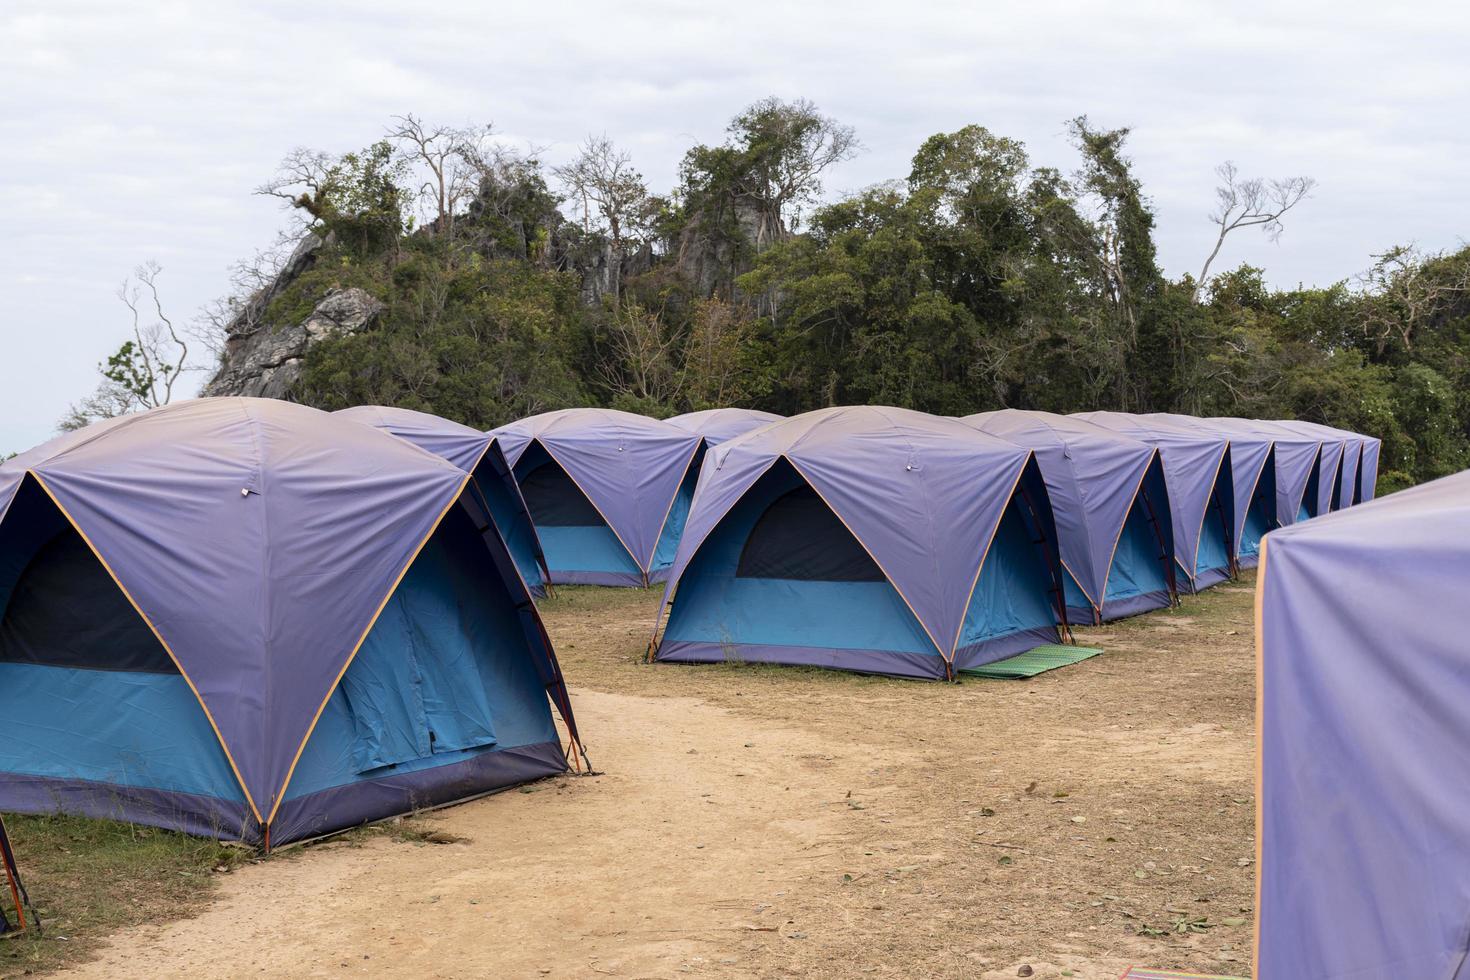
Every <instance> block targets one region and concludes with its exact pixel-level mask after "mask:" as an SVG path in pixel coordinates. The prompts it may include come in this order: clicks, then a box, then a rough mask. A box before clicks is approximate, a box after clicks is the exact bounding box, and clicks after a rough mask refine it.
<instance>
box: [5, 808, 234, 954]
mask: <svg viewBox="0 0 1470 980" xmlns="http://www.w3.org/2000/svg"><path fill="white" fill-rule="evenodd" d="M5 825H6V827H7V828H9V830H10V837H11V842H12V843H13V844H14V845H15V856H16V861H17V862H19V864H20V871H21V877H22V878H23V879H24V881H25V883H26V889H27V890H28V891H29V892H30V896H31V901H32V902H33V903H35V906H36V911H37V912H38V913H39V914H40V916H41V924H42V926H43V928H44V930H45V933H44V935H40V936H38V935H36V934H35V932H34V931H31V932H28V933H25V934H23V935H21V936H18V937H17V938H15V939H11V940H7V941H3V942H0V977H14V976H21V975H24V974H27V973H31V974H34V973H42V972H48V971H51V970H55V969H58V968H61V967H64V966H66V965H67V964H69V963H74V962H77V961H79V960H82V959H85V958H86V957H87V956H88V954H89V952H90V950H91V949H92V948H93V947H94V946H95V945H96V944H97V943H98V942H100V941H101V940H102V939H103V938H105V937H106V936H107V935H108V934H109V933H111V932H114V931H116V930H118V929H122V928H126V927H129V926H136V925H141V924H144V923H150V922H166V921H170V920H173V919H179V918H185V917H187V916H189V915H190V914H192V913H193V912H194V911H196V910H197V909H198V908H199V907H200V906H202V905H203V904H204V903H205V902H206V901H207V900H208V899H209V896H210V894H211V892H212V891H213V890H214V887H215V882H216V879H217V877H218V875H219V874H220V873H222V872H225V871H229V870H231V869H233V868H235V867H237V866H239V865H240V864H242V863H244V862H246V861H250V860H253V859H254V858H255V852H254V851H252V850H250V849H249V848H244V847H239V846H236V845H231V844H223V843H220V842H218V841H213V840H204V839H201V838H198V837H190V836H188V835H186V834H180V833H175V832H173V831H168V830H158V829H156V828H153V827H140V826H136V825H133V824H126V823H119V822H117V821H113V820H91V819H88V818H86V817H71V816H40V817H34V816H8V815H7V816H6V818H5ZM6 901H7V903H8V898H7V900H6ZM11 921H12V924H13V923H14V917H13V916H12V917H11Z"/></svg>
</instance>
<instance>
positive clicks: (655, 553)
mask: <svg viewBox="0 0 1470 980" xmlns="http://www.w3.org/2000/svg"><path fill="white" fill-rule="evenodd" d="M703 443H704V436H700V437H699V438H698V439H697V440H696V441H695V443H694V450H693V451H692V452H690V454H689V458H688V459H686V460H685V461H684V472H683V473H680V474H679V482H678V483H676V484H674V495H673V496H672V497H670V498H669V506H668V507H667V508H666V509H665V510H664V519H663V521H662V522H660V523H659V526H658V533H657V534H655V535H654V536H653V550H652V551H650V552H649V553H648V564H647V565H646V566H644V569H643V574H644V575H648V574H650V573H652V571H653V560H654V559H655V558H657V557H658V543H659V542H660V541H662V540H663V537H664V528H666V527H668V526H669V515H670V514H672V513H673V512H674V502H675V501H677V500H678V499H679V491H680V490H681V489H683V487H684V481H685V480H687V479H688V478H689V467H691V466H693V465H694V457H695V456H698V455H699V447H700V446H701V445H702V444H703ZM707 448H708V447H706V449H707ZM598 513H599V514H600V513H602V512H601V511H598ZM611 526H612V525H611V524H609V525H608V527H611Z"/></svg>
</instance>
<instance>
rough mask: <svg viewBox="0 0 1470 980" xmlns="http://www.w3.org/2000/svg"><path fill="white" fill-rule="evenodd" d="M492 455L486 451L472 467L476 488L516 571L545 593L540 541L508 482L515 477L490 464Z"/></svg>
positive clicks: (537, 592) (532, 587) (534, 592)
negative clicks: (484, 456) (539, 555)
mask: <svg viewBox="0 0 1470 980" xmlns="http://www.w3.org/2000/svg"><path fill="white" fill-rule="evenodd" d="M491 455H494V453H487V454H486V456H487V458H486V459H483V460H481V462H480V465H479V466H477V467H475V473H474V477H475V479H474V485H475V488H476V490H478V491H479V493H480V494H481V496H483V497H484V500H485V505H486V506H487V507H488V508H489V510H490V516H491V517H492V518H493V519H494V521H495V527H496V529H497V530H498V531H499V532H500V536H501V538H502V539H504V541H505V546H506V548H507V550H509V551H510V557H511V559H512V560H513V561H514V562H515V566H516V571H518V572H520V573H521V578H523V579H525V582H526V586H527V587H528V588H529V589H530V590H531V594H532V595H535V596H542V595H545V594H546V576H545V574H544V573H543V572H542V570H541V563H540V562H539V561H537V560H536V554H537V551H538V550H539V548H540V545H539V541H538V538H537V536H536V532H535V529H534V528H533V527H531V526H529V525H528V524H527V522H526V517H525V516H524V512H523V511H522V509H521V497H520V491H519V489H513V488H512V486H511V483H513V482H514V480H515V477H514V476H513V475H512V474H511V473H509V472H500V471H499V467H498V466H496V465H493V464H492V463H491V461H490V459H489V458H488V457H489V456H491Z"/></svg>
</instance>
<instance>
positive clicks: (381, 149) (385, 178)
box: [256, 139, 409, 257]
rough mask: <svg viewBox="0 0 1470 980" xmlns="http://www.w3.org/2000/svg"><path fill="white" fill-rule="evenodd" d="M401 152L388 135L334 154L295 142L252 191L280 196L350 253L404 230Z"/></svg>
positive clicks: (383, 244)
mask: <svg viewBox="0 0 1470 980" xmlns="http://www.w3.org/2000/svg"><path fill="white" fill-rule="evenodd" d="M408 176H409V173H408V168H407V166H406V164H405V162H404V160H403V158H402V157H401V156H400V155H399V154H398V153H397V152H396V151H395V149H394V147H393V144H392V143H390V142H389V141H388V140H386V139H384V140H379V141H378V142H376V143H374V144H373V145H372V146H369V147H367V148H366V149H364V150H361V151H359V152H356V153H347V154H344V155H343V156H341V157H340V158H338V159H336V160H333V159H332V158H331V157H330V156H328V155H327V154H324V153H319V152H317V151H314V150H307V149H304V148H299V147H298V148H297V149H295V150H293V151H291V153H290V154H288V155H287V156H286V159H285V160H283V161H282V162H281V165H280V167H279V168H278V170H277V172H276V175H275V177H273V178H272V179H271V180H269V181H267V182H266V183H265V184H263V185H261V186H260V187H259V188H257V189H256V193H257V194H263V195H267V196H270V197H276V198H280V199H281V200H283V201H285V202H286V203H287V204H288V206H290V207H291V208H294V209H297V210H300V211H303V212H305V213H306V214H307V215H309V216H310V217H311V219H312V220H311V221H309V222H307V226H308V227H312V228H314V230H316V231H317V232H318V233H319V234H320V235H321V237H322V238H326V237H328V236H329V235H330V236H335V237H336V238H337V240H338V241H340V242H341V243H342V245H343V246H344V247H345V248H346V249H347V250H348V251H349V252H350V253H351V254H353V255H356V256H359V257H363V256H368V255H372V254H376V253H378V252H381V251H383V250H385V249H387V248H391V247H393V246H395V245H396V244H397V243H398V239H399V236H400V235H401V234H402V233H403V227H404V221H403V209H404V192H403V186H402V185H403V182H404V181H405V180H407V179H408Z"/></svg>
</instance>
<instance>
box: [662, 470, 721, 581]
mask: <svg viewBox="0 0 1470 980" xmlns="http://www.w3.org/2000/svg"><path fill="white" fill-rule="evenodd" d="M706 449H707V447H706V446H705V445H704V444H703V443H701V444H700V447H699V449H698V450H697V451H696V452H695V453H694V458H693V459H692V460H691V461H690V463H689V469H688V470H687V471H686V472H685V473H684V479H683V480H682V481H681V482H680V483H679V492H678V493H676V494H675V495H674V502H673V504H671V505H670V506H669V515H668V517H667V518H666V519H665V520H664V526H663V530H662V531H661V532H659V537H658V547H656V548H655V549H654V552H653V563H652V565H651V566H650V567H649V571H648V577H649V580H650V581H654V582H661V581H663V580H664V579H665V578H666V577H667V576H668V572H669V568H670V566H672V565H673V564H674V556H675V554H677V553H678V551H679V539H680V538H681V537H683V535H684V522H685V521H687V520H688V519H689V507H690V505H691V504H692V503H693V502H694V491H695V489H696V488H697V486H698V484H699V468H700V466H701V465H703V463H704V454H705V452H706Z"/></svg>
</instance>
